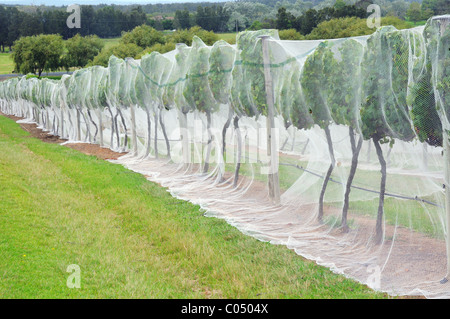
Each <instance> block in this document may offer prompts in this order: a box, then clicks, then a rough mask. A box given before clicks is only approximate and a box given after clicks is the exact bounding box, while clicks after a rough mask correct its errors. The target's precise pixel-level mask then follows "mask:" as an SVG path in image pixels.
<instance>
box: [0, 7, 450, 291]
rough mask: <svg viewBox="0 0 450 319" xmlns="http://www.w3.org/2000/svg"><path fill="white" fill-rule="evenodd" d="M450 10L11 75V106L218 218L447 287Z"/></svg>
mask: <svg viewBox="0 0 450 319" xmlns="http://www.w3.org/2000/svg"><path fill="white" fill-rule="evenodd" d="M449 21H450V16H440V17H433V18H431V19H430V20H429V21H428V22H427V24H426V25H425V26H424V27H418V28H413V29H407V30H397V29H395V28H394V27H392V26H389V27H381V28H379V29H378V30H376V31H375V32H374V33H373V34H372V35H370V36H362V37H354V38H345V39H335V40H323V41H318V40H317V41H283V40H280V39H279V37H278V33H277V31H276V30H259V31H245V32H241V33H239V34H238V35H237V39H236V45H230V44H228V43H226V42H225V41H218V42H216V43H215V44H214V45H212V46H207V45H205V44H204V43H203V42H202V40H201V39H200V38H197V37H194V39H193V41H192V46H190V47H189V46H186V45H185V44H178V45H177V47H176V49H175V50H174V51H171V52H168V53H166V54H160V53H157V52H153V53H151V54H147V55H145V56H143V57H142V59H140V60H134V59H130V58H128V59H125V60H123V59H118V58H116V57H114V56H112V57H111V58H110V60H109V65H108V67H106V68H104V67H99V66H95V67H89V68H85V69H81V70H77V71H75V72H74V73H73V74H72V75H70V76H69V75H64V76H63V78H62V79H61V80H60V81H54V80H47V79H43V80H38V79H36V78H29V79H27V78H26V77H21V78H13V79H10V80H7V81H4V82H0V107H1V111H2V112H3V113H6V114H14V115H17V116H20V117H23V118H24V120H23V121H29V122H36V123H38V125H39V126H40V127H41V128H43V129H44V130H46V131H48V132H50V133H52V134H55V135H59V136H60V137H62V138H64V139H67V140H68V142H88V143H97V144H99V145H100V146H101V147H107V148H110V149H112V150H114V151H117V152H123V153H124V155H123V156H122V157H121V158H120V159H119V160H117V161H115V162H117V163H120V164H122V165H125V166H126V167H128V168H130V169H132V170H135V171H137V172H140V173H144V174H146V176H149V177H148V178H149V179H150V180H152V181H155V182H158V183H160V184H161V185H163V186H165V187H167V188H168V190H169V191H170V192H171V193H172V194H173V195H174V196H176V197H178V198H181V199H186V200H190V201H192V202H194V203H196V204H199V205H200V206H201V207H202V208H203V209H204V210H205V215H206V216H214V217H217V218H223V219H225V220H226V221H228V222H229V223H230V224H232V225H233V226H235V227H237V228H238V229H240V230H241V231H242V232H244V233H245V234H248V235H251V236H254V237H255V238H258V239H260V240H265V241H270V242H272V243H274V244H281V245H285V246H287V247H289V248H290V249H293V250H295V252H297V253H298V254H300V255H302V256H305V257H307V258H310V259H312V260H315V261H316V262H317V263H319V264H321V265H324V266H327V267H329V268H331V269H332V270H333V271H335V272H337V273H342V274H344V275H346V276H348V277H351V278H353V279H356V280H358V281H360V282H363V283H365V284H368V285H369V286H370V287H372V288H374V289H376V290H380V291H386V292H388V293H390V294H392V295H404V294H413V295H417V294H423V295H425V296H427V297H430V298H440V297H443V298H448V297H450V283H446V278H448V277H449V275H450V274H449V269H450V266H449V262H448V260H449V258H448V257H449V256H450V249H449V247H450V244H449V237H448V230H449V229H450V226H449V223H450V222H449V219H450V218H449V217H448V215H449V214H448V212H450V185H449V180H450V177H449V176H450V158H449V157H448V156H449V155H448V154H449V152H450V147H449V138H448V130H450V105H449V100H450V98H449V97H448V96H447V95H448V94H449V92H450V56H449V55H450V43H449V41H450V27H449ZM443 278H444V279H443Z"/></svg>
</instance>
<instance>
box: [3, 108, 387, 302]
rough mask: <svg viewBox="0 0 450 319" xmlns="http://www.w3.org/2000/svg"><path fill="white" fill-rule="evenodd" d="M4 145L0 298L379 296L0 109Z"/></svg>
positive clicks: (379, 296) (380, 295)
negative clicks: (75, 272)
mask: <svg viewBox="0 0 450 319" xmlns="http://www.w3.org/2000/svg"><path fill="white" fill-rule="evenodd" d="M0 153H1V154H2V155H1V156H0V185H1V187H0V260H1V262H0V298H207V297H213V298H383V297H386V296H385V295H382V294H379V293H375V292H373V291H372V290H370V289H369V288H367V287H366V286H364V285H361V284H359V283H356V282H354V281H352V280H350V279H347V278H345V277H343V276H339V275H336V274H334V273H332V272H331V271H330V270H328V269H326V268H324V267H320V266H318V265H316V264H315V263H314V262H311V261H308V260H305V259H304V258H302V257H300V256H298V255H296V254H295V253H294V252H293V251H291V250H289V249H287V248H286V247H284V246H275V245H271V244H269V243H264V242H260V241H258V240H256V239H254V238H251V237H248V236H245V235H243V234H242V233H240V232H239V231H238V230H237V229H235V228H234V227H232V226H230V225H229V224H227V223H226V222H225V221H223V220H220V219H216V218H207V217H204V216H203V214H202V212H201V211H200V209H199V207H198V206H196V205H193V204H190V203H187V202H183V201H180V200H177V199H175V198H173V197H171V196H170V194H169V193H168V192H167V191H166V189H164V188H162V187H160V186H158V185H157V184H155V183H152V182H149V181H147V180H146V179H145V178H144V177H143V176H142V175H140V174H137V173H134V172H131V171H129V170H127V169H125V168H124V167H122V166H120V165H116V164H112V163H109V162H107V161H103V160H99V159H97V158H96V157H93V156H87V155H84V154H82V153H80V152H78V151H75V150H73V149H70V148H67V147H64V146H60V145H56V144H46V143H44V142H41V141H40V140H38V139H35V138H31V137H30V136H29V135H28V133H27V132H25V131H23V130H22V129H21V128H20V127H19V125H18V124H16V123H15V122H14V121H12V120H10V119H8V118H5V117H2V116H0ZM71 264H76V265H79V267H80V269H81V288H80V289H69V288H68V287H67V285H66V283H67V278H68V277H69V275H70V273H68V272H67V267H68V266H69V265H71Z"/></svg>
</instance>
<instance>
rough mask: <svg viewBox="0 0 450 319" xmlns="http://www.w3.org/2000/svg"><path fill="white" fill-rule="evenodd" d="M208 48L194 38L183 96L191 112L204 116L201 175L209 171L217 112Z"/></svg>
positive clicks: (197, 38)
mask: <svg viewBox="0 0 450 319" xmlns="http://www.w3.org/2000/svg"><path fill="white" fill-rule="evenodd" d="M210 51H211V50H210V48H209V47H207V46H206V45H205V44H204V43H203V41H202V40H201V39H200V38H199V37H197V36H194V38H193V40H192V49H191V51H190V52H189V56H188V61H187V63H188V66H189V70H188V72H187V80H186V85H185V87H184V90H183V95H184V97H185V99H186V101H187V103H188V104H189V105H190V107H191V108H192V109H193V110H197V111H199V112H202V113H204V114H205V115H206V122H207V123H206V129H207V132H208V141H207V150H206V158H205V163H204V166H203V173H207V172H208V170H209V157H210V153H211V148H212V141H213V136H212V134H211V114H212V113H213V112H215V111H217V110H218V104H217V103H216V102H215V100H214V97H213V95H212V93H211V90H210V88H209V82H208V76H207V75H208V72H209V55H210Z"/></svg>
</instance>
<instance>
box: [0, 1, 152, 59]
mask: <svg viewBox="0 0 450 319" xmlns="http://www.w3.org/2000/svg"><path fill="white" fill-rule="evenodd" d="M70 14H71V12H66V8H65V7H64V8H56V9H52V10H50V9H49V10H43V9H41V8H38V9H37V10H36V11H35V12H25V11H23V10H19V8H17V7H11V6H8V7H4V6H0V50H1V51H3V52H4V51H5V48H6V47H9V48H10V50H11V49H12V46H13V44H14V41H16V40H18V39H19V38H21V37H26V36H34V35H39V34H59V35H61V37H62V38H63V39H65V40H66V39H69V38H71V37H73V36H74V35H75V34H78V33H79V34H80V35H82V36H87V35H97V36H98V37H101V38H110V37H119V36H120V35H121V34H122V32H123V31H130V30H132V29H134V28H135V27H137V26H139V25H141V24H144V23H146V22H147V15H146V14H145V13H144V12H143V11H142V8H141V7H135V8H133V9H132V10H130V11H128V12H122V11H121V10H119V9H117V8H115V7H114V6H105V7H102V8H100V9H95V8H94V7H93V6H81V17H82V26H81V28H80V29H76V28H74V29H70V28H68V27H67V18H68V17H69V15H70Z"/></svg>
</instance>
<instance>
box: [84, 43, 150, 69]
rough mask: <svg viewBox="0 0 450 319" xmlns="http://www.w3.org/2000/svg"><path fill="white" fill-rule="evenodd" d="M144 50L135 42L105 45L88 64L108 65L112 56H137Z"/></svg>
mask: <svg viewBox="0 0 450 319" xmlns="http://www.w3.org/2000/svg"><path fill="white" fill-rule="evenodd" d="M142 51H143V49H142V48H141V47H140V46H138V45H136V44H134V43H126V44H124V43H119V44H117V45H114V46H111V47H104V48H103V49H102V50H101V51H100V53H99V54H98V55H97V56H96V57H95V58H94V59H93V60H92V62H90V63H89V64H88V66H92V65H100V66H104V67H106V66H108V63H109V59H110V57H111V56H115V57H117V58H120V59H125V58H127V57H130V58H136V57H138V56H140V54H141V53H142Z"/></svg>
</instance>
